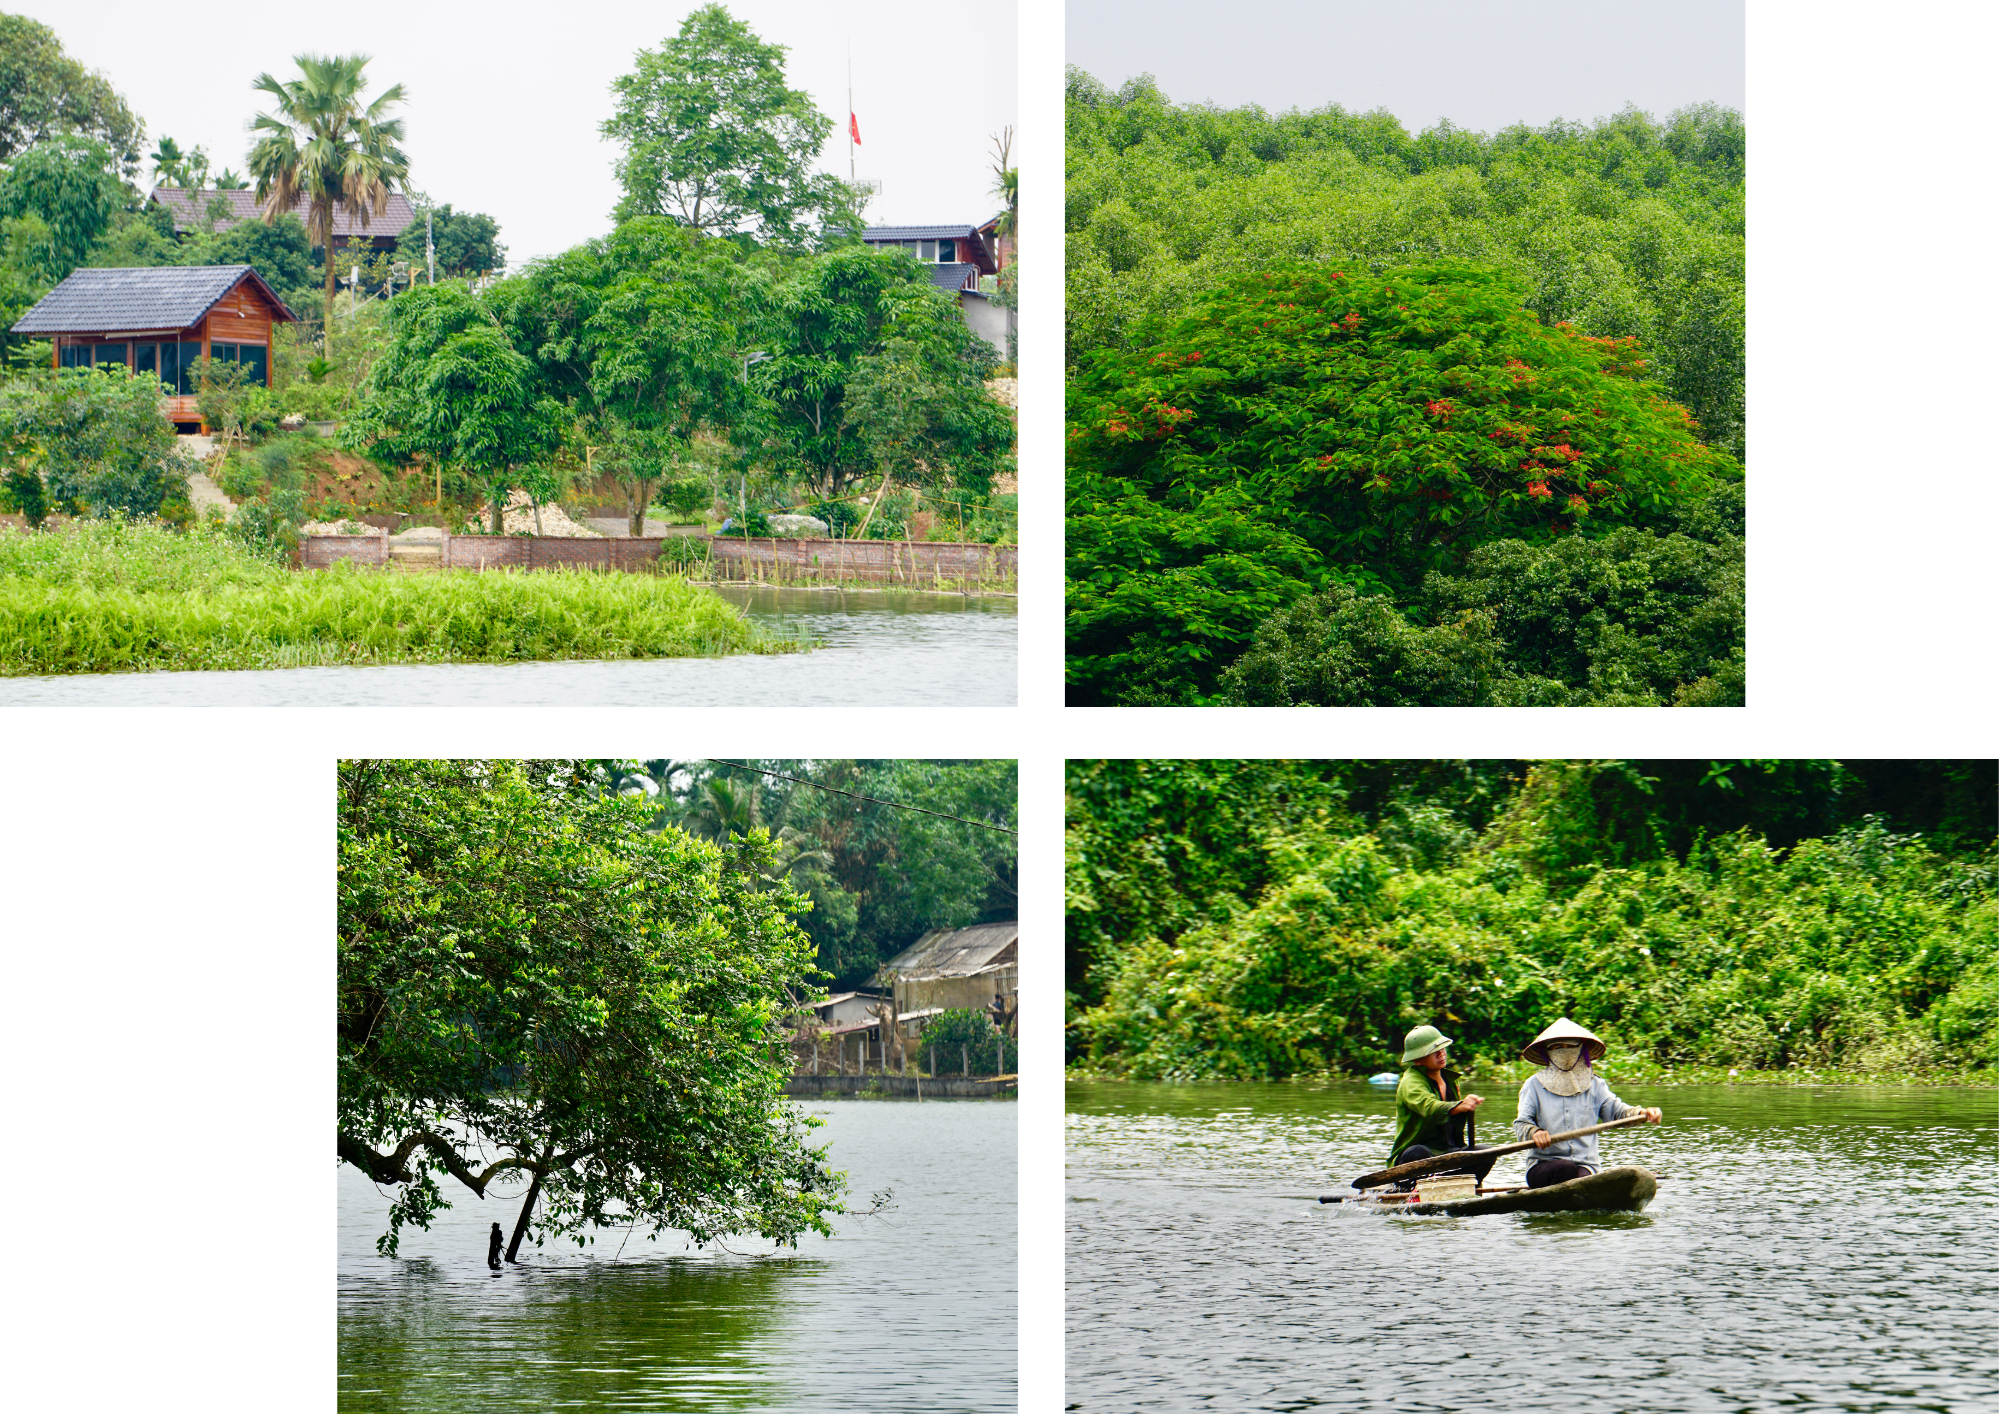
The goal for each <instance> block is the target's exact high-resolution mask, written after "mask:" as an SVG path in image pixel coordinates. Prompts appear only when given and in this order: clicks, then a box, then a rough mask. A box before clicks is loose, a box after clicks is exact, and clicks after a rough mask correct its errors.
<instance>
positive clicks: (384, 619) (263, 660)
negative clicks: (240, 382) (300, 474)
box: [0, 521, 809, 676]
mask: <svg viewBox="0 0 2000 1414" xmlns="http://www.w3.org/2000/svg"><path fill="white" fill-rule="evenodd" d="M807 646H809V645H806V644H802V643H798V642H795V641H792V640H789V639H779V638H773V637H770V636H768V635H766V634H764V633H763V632H762V631H760V630H759V629H758V628H757V627H756V626H755V625H753V624H752V623H751V622H750V621H749V620H748V619H746V618H745V617H744V616H743V615H742V614H741V613H740V612H739V611H738V610H737V609H736V608H735V607H733V606H732V605H730V604H729V603H727V602H726V601H724V600H723V599H721V598H720V597H719V596H717V595H716V594H715V593H714V592H712V591H711V590H707V589H703V588H699V587H697V586H694V585H691V584H688V583H687V582H686V581H685V580H681V579H677V578H673V577H670V576H655V575H639V574H591V573H587V572H582V571H550V572H539V573H535V574H507V573H479V572H475V571H470V570H464V571H442V572H438V573H434V574H422V575H398V574H386V573H379V572H368V571H359V570H354V569H352V568H349V567H345V566H339V567H336V568H334V569H332V570H328V571H325V572H321V573H315V574H298V573H295V572H293V571H292V570H290V569H289V568H288V567H287V565H286V563H285V562H284V560H283V558H282V557H281V556H280V555H278V554H277V553H275V552H273V551H271V550H269V549H258V548H255V547H252V546H246V545H244V544H243V543H241V542H239V541H237V540H235V539H233V538H231V537H230V536H228V535H227V534H225V533H223V532H221V531H218V530H215V529H213V528H208V529H201V530H195V531H191V532H175V531H172V530H169V529H167V528H165V527H162V526H159V525H155V524H146V523H129V522H123V521H110V522H80V523H77V524H74V525H71V526H68V527H66V528H64V529H63V530H62V531H60V532H55V533H44V534H40V535H0V674H5V675H7V676H38V675H45V674H57V673H109V672H155V671H162V670H190V669H255V668H297V667H329V666H359V665H373V664H384V663H497V662H522V661H546V660H553V659H564V658H593V659H604V658H672V657H712V656H717V655H721V654H729V653H746V652H757V653H773V652H791V651H796V650H798V649H800V648H803V647H807Z"/></svg>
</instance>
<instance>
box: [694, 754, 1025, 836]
mask: <svg viewBox="0 0 2000 1414" xmlns="http://www.w3.org/2000/svg"><path fill="white" fill-rule="evenodd" d="M707 759H708V760H710V761H714V762H715V764H716V765H718V766H734V767H735V768H736V769H737V770H739V771H755V772H756V773H757V774H758V775H760V776H772V777H775V778H776V779H778V780H781V781H790V782H792V783H793V784H794V785H801V786H811V787H812V788H813V789H814V790H823V791H830V792H831V793H832V794H834V795H844V796H846V797H847V798H848V799H849V800H865V801H867V802H868V803H869V804H870V805H886V806H888V807H889V808H890V809H891V810H914V811H915V812H916V813H917V814H919V815H935V816H937V818H938V819H940V820H956V821H957V822H958V823H959V824H961V825H971V826H973V827H975V828H977V829H981V830H996V831H998V832H999V833H1000V834H1003V835H1012V836H1014V837H1015V838H1016V839H1019V838H1020V836H1021V832H1020V831H1019V830H1010V829H1008V828H1007V827H1006V826H1005V825H989V824H988V823H987V822H986V821H984V820H968V819H966V818H965V817H964V816H963V815H947V814H945V813H944V812H943V811H941V810H926V809H924V808H923V806H921V805H899V804H897V803H896V802H895V801H893V800H877V799H876V798H875V797H874V796H872V795H856V794H855V793H854V792H853V791H851V790H841V789H840V788H839V787H837V786H823V785H821V784H820V783H819V782H818V781H808V780H805V779H803V778H802V777H799V776H788V775H786V774H785V773H784V772H783V771H767V770H765V769H764V768H763V767H762V766H751V765H747V764H746V763H744V762H742V761H721V760H717V759H716V758H715V757H713V756H710V757H708V758H707Z"/></svg>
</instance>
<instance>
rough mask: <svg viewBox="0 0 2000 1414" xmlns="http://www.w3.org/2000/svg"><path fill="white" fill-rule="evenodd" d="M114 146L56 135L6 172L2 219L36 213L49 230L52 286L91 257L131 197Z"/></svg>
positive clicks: (0, 183)
mask: <svg viewBox="0 0 2000 1414" xmlns="http://www.w3.org/2000/svg"><path fill="white" fill-rule="evenodd" d="M111 163H112V159H111V150H110V149H109V148H107V147H106V146H105V145H104V144H103V143H101V142H95V141H92V140H90V139H88V138H80V137H53V138H50V139H48V140H47V141H46V142H41V143H37V144H36V145H35V146H33V147H31V148H29V149H28V150H27V151H26V152H23V153H21V154H20V155H19V156H17V157H16V158H15V159H14V161H13V163H12V164H11V165H10V166H9V167H8V168H7V170H6V171H5V172H4V173H0V217H14V218H20V217H23V216H33V217H36V218H38V219H39V220H40V221H42V222H43V224H44V225H46V226H47V228H48V232H49V235H48V246H47V255H46V261H45V264H44V265H43V268H42V272H41V273H43V274H44V275H46V276H47V277H48V279H49V282H50V283H51V284H54V283H55V282H57V281H59V280H61V279H62V278H63V277H65V276H66V275H68V274H69V272H70V271H72V270H74V269H76V267H77V266H79V265H81V264H83V263H84V261H85V260H86V259H88V258H89V255H90V250H91V247H92V246H93V245H94V244H96V242H97V239H98V237H99V236H101V235H102V234H103V233H104V232H105V230H106V229H107V228H108V227H109V226H110V224H111V217H112V213H114V212H116V211H117V210H118V209H119V208H120V207H121V206H122V205H123V204H124V200H125V189H124V185H123V184H122V183H121V182H120V181H119V180H118V177H117V174H116V173H115V172H114V171H113V170H112V165H111Z"/></svg>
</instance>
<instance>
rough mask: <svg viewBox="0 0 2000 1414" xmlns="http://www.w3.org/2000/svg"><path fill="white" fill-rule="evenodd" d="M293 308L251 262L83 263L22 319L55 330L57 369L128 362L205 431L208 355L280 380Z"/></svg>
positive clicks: (170, 407)
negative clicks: (203, 387)
mask: <svg viewBox="0 0 2000 1414" xmlns="http://www.w3.org/2000/svg"><path fill="white" fill-rule="evenodd" d="M295 322H296V320H295V318H294V316H293V314H292V312H291V310H289V309H287V308H286V307H285V302H284V301H283V300H281V299H279V298H278V296H277V295H276V294H275V293H273V292H272V289H271V287H270V286H269V285H267V284H265V283H264V281H263V278H262V277H261V276H259V275H258V274H257V272H256V271H255V270H253V269H252V268H251V267H249V266H248V265H168V266H153V267H146V268H137V269H112V270H76V271H72V272H71V273H70V275H69V278H67V279H65V280H64V281H63V282H62V283H61V284H60V285H57V286H56V287H55V288H54V289H53V290H50V291H49V292H48V293H47V294H46V295H43V296H42V298H41V299H40V300H39V301H38V302H37V303H36V304H35V307H34V308H33V309H30V310H29V311H28V312H27V313H26V314H24V315H22V316H21V318H20V320H19V322H17V323H16V324H15V325H14V328H13V332H14V333H16V334H27V335H32V336H37V337H47V338H49V339H51V340H52V341H53V342H54V344H55V352H54V356H53V358H54V364H55V366H56V367H57V368H104V367H107V366H109V365H112V364H123V365H124V366H125V367H126V368H128V369H130V370H131V371H132V372H133V373H134V374H138V375H149V376H151V377H154V378H157V379H159V380H160V382H161V383H163V384H165V385H166V389H167V406H166V416H167V420H168V421H170V422H172V423H173V424H174V425H175V426H176V427H177V428H179V429H180V430H181V431H185V432H206V431H208V430H209V429H208V427H207V426H206V424H204V423H203V422H202V417H201V409H200V408H199V407H198V406H196V404H195V398H194V378H195V372H196V369H197V367H198V366H199V364H200V361H201V360H202V359H203V358H213V359H215V360H216V361H217V362H218V363H240V364H243V365H245V366H246V367H247V368H248V371H249V372H248V377H247V378H246V380H245V381H246V382H248V383H251V384H255V385H258V386H261V387H268V386H269V385H270V381H271V330H272V329H273V327H274V326H276V325H278V324H290V323H295Z"/></svg>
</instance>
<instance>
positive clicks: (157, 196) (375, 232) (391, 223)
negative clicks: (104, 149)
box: [146, 187, 417, 242]
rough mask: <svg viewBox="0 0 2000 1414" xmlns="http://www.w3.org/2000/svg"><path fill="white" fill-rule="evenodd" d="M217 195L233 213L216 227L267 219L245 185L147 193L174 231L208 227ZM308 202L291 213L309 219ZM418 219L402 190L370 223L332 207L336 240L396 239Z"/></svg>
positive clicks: (160, 189)
mask: <svg viewBox="0 0 2000 1414" xmlns="http://www.w3.org/2000/svg"><path fill="white" fill-rule="evenodd" d="M217 197H221V198H222V199H223V200H225V201H227V202H228V203H229V206H230V214H229V215H228V216H226V217H224V218H222V219H221V220H218V221H217V222H216V223H215V229H216V230H218V231H226V230H228V229H229V228H230V227H231V226H234V225H237V224H239V223H240V222H244V221H261V220H263V219H264V211H263V208H262V207H260V206H259V205H258V204H257V194H256V192H254V191H252V190H251V189H249V188H247V187H245V188H242V189H240V190H237V191H211V190H208V189H207V188H203V189H201V190H199V191H190V190H188V189H187V188H186V187H154V188H153V190H152V191H151V192H150V193H149V194H148V195H147V197H146V200H147V201H149V202H158V203H159V204H160V205H161V206H163V207H165V208H166V210H167V212H168V213H169V214H170V215H171V216H172V217H173V218H174V234H176V235H179V234H180V233H181V232H183V231H199V230H204V229H206V227H205V225H204V222H205V221H206V219H207V214H208V208H209V205H210V203H212V202H213V201H214V200H215V199H216V198H217ZM308 207H309V203H308V202H307V201H306V199H305V198H304V197H300V198H299V200H298V202H297V204H296V205H294V206H293V207H292V214H293V215H295V216H297V217H298V218H299V220H300V221H301V222H304V221H305V220H306V218H307V214H308ZM416 219H417V213H416V209H415V208H414V207H412V206H411V205H410V199H409V198H408V197H407V196H404V195H403V194H402V193H401V192H390V193H389V205H388V207H387V209H386V210H384V211H383V213H382V214H381V215H380V216H374V215H371V216H370V217H369V219H368V225H367V226H366V227H365V228H364V227H363V226H362V225H361V222H360V217H359V214H358V213H356V212H353V211H349V210H348V209H347V208H346V207H345V206H336V207H334V209H333V238H334V240H335V241H346V240H352V239H354V238H356V237H360V238H361V239H364V240H368V241H382V240H388V241H391V242H393V241H394V240H395V239H396V237H397V236H399V235H401V234H402V233H403V228H404V227H406V226H408V225H409V224H410V222H412V221H414V220H416Z"/></svg>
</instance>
